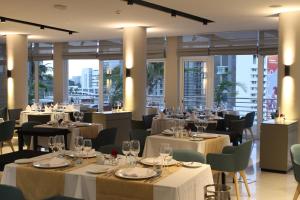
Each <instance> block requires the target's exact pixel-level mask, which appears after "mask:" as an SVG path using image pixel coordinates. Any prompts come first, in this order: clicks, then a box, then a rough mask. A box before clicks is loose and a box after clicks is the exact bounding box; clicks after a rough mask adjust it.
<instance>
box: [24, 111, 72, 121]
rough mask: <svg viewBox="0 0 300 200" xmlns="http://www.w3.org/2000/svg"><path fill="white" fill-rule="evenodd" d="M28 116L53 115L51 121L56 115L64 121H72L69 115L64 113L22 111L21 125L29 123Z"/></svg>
mask: <svg viewBox="0 0 300 200" xmlns="http://www.w3.org/2000/svg"><path fill="white" fill-rule="evenodd" d="M28 115H51V120H54V116H55V115H60V116H61V118H62V119H64V120H67V121H69V120H70V116H69V113H64V112H51V113H46V112H35V111H33V112H27V111H22V112H21V114H20V124H23V123H25V122H28Z"/></svg>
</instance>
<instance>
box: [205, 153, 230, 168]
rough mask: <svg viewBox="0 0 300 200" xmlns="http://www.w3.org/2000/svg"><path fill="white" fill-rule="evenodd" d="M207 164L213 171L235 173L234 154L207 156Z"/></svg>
mask: <svg viewBox="0 0 300 200" xmlns="http://www.w3.org/2000/svg"><path fill="white" fill-rule="evenodd" d="M206 163H207V164H209V165H210V166H211V168H212V170H217V171H224V172H233V171H235V167H234V157H233V155H232V154H216V153H209V154H207V156H206Z"/></svg>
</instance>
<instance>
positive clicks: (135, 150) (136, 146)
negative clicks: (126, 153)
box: [130, 140, 140, 164]
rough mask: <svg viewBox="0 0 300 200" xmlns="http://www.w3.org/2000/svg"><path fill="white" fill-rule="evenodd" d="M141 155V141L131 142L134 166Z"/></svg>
mask: <svg viewBox="0 0 300 200" xmlns="http://www.w3.org/2000/svg"><path fill="white" fill-rule="evenodd" d="M139 153H140V141H138V140H131V141H130V154H131V155H133V156H134V164H136V157H137V156H138V154H139Z"/></svg>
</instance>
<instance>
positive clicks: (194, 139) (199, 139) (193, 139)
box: [190, 138, 203, 142]
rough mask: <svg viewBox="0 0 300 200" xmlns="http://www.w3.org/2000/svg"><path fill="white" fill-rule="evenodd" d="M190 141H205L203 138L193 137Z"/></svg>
mask: <svg viewBox="0 0 300 200" xmlns="http://www.w3.org/2000/svg"><path fill="white" fill-rule="evenodd" d="M190 141H195V142H200V141H203V138H191V139H190Z"/></svg>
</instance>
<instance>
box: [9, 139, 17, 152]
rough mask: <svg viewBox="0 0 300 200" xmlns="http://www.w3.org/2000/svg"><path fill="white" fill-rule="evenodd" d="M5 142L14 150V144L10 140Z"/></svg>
mask: <svg viewBox="0 0 300 200" xmlns="http://www.w3.org/2000/svg"><path fill="white" fill-rule="evenodd" d="M7 143H8V144H9V146H10V148H11V150H12V151H13V152H15V149H14V145H13V144H12V142H11V140H8V141H7Z"/></svg>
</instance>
